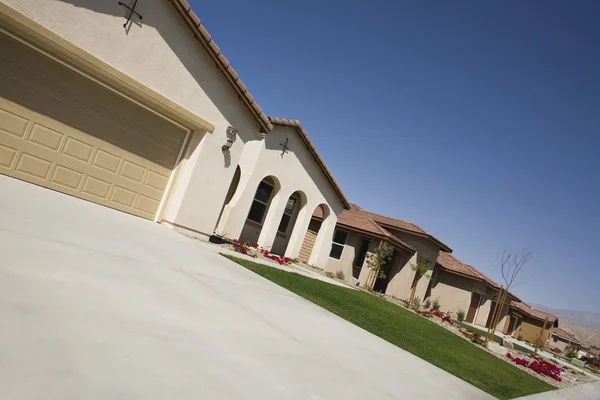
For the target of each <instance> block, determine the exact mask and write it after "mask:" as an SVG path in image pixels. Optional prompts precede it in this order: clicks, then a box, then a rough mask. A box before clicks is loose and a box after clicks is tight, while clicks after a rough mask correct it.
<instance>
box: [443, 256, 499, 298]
mask: <svg viewBox="0 0 600 400" xmlns="http://www.w3.org/2000/svg"><path fill="white" fill-rule="evenodd" d="M437 263H438V264H439V265H440V266H441V267H442V268H443V269H445V270H447V271H449V272H453V273H456V274H459V275H464V276H466V277H468V278H471V279H476V280H479V281H482V282H485V283H487V284H488V285H490V286H491V287H493V288H495V289H499V288H500V285H499V284H498V283H496V282H494V281H493V280H492V279H490V278H488V277H487V276H485V275H484V274H482V273H481V272H479V271H478V270H477V269H476V268H475V267H473V266H472V265H469V264H465V263H464V262H462V261H460V260H459V259H458V258H456V257H454V256H453V255H452V254H450V253H447V252H445V251H440V253H439V254H438V259H437Z"/></svg>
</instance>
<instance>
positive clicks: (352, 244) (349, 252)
mask: <svg viewBox="0 0 600 400" xmlns="http://www.w3.org/2000/svg"><path fill="white" fill-rule="evenodd" d="M337 229H341V230H344V228H337ZM347 232H348V240H347V241H346V245H345V246H344V250H343V251H342V256H341V257H340V259H339V260H336V259H335V258H331V257H328V259H327V267H326V268H325V270H326V271H330V272H334V273H335V272H336V271H343V272H344V274H345V275H346V276H347V277H349V276H352V263H353V262H354V257H355V256H356V254H357V253H358V252H359V251H360V246H361V244H362V240H363V236H362V235H360V234H359V233H357V232H354V231H347ZM327 255H328V256H329V254H327ZM361 272H362V271H361Z"/></svg>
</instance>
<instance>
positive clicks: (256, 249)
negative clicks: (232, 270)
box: [231, 239, 292, 265]
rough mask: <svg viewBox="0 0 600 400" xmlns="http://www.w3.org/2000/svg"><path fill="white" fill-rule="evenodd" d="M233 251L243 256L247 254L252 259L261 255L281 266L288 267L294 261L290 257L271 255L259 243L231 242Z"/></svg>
mask: <svg viewBox="0 0 600 400" xmlns="http://www.w3.org/2000/svg"><path fill="white" fill-rule="evenodd" d="M231 246H233V250H235V251H237V252H238V253H241V254H246V255H248V256H250V257H252V258H258V256H259V255H261V256H263V257H264V258H266V259H268V260H273V261H275V262H276V263H278V264H279V265H288V264H289V263H290V262H291V261H292V260H291V259H290V258H289V257H284V256H280V255H277V254H271V253H269V251H268V250H266V249H263V248H262V247H260V246H259V245H258V243H252V242H244V241H243V240H237V239H236V240H234V241H233V242H231Z"/></svg>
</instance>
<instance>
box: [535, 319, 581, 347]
mask: <svg viewBox="0 0 600 400" xmlns="http://www.w3.org/2000/svg"><path fill="white" fill-rule="evenodd" d="M544 318H545V317H544ZM552 334H553V335H556V336H558V337H561V338H563V339H566V340H570V341H571V342H574V343H578V344H582V343H581V341H580V340H579V339H577V336H575V335H571V334H570V333H569V332H567V331H565V330H564V329H561V328H554V329H552Z"/></svg>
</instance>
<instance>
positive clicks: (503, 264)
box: [486, 247, 533, 342]
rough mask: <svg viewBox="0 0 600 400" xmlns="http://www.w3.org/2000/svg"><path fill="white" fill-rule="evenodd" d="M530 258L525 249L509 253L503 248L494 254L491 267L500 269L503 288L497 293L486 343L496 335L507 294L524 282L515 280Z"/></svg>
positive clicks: (530, 255)
mask: <svg viewBox="0 0 600 400" xmlns="http://www.w3.org/2000/svg"><path fill="white" fill-rule="evenodd" d="M532 257H533V255H532V254H531V251H530V250H528V249H527V248H523V249H522V250H521V251H520V252H518V253H509V252H508V251H507V250H506V247H504V249H502V251H501V252H499V253H496V263H495V264H492V265H494V266H495V267H498V268H500V273H501V274H502V280H503V281H504V287H503V288H501V289H500V292H499V293H498V302H497V303H496V309H495V310H494V315H493V316H492V324H491V325H490V328H489V329H488V335H487V336H486V342H487V340H488V339H489V338H490V337H491V338H493V337H494V334H495V333H496V326H497V325H498V322H500V315H501V314H502V310H503V309H504V303H505V302H506V298H507V297H508V292H509V291H510V290H511V289H514V288H515V287H517V286H519V285H520V284H522V283H524V282H525V281H517V278H518V277H519V274H520V273H521V271H522V270H523V268H524V267H525V264H527V262H528V261H529V260H531V258H532ZM490 331H491V335H490Z"/></svg>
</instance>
